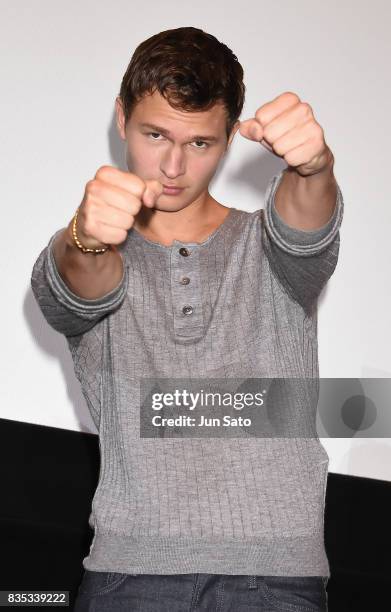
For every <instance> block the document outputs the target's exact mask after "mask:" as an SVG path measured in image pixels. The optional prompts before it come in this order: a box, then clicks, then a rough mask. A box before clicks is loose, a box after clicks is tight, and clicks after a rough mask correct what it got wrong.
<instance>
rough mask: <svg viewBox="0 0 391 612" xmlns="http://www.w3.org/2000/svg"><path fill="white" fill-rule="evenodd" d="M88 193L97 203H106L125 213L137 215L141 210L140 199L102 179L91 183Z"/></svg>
mask: <svg viewBox="0 0 391 612" xmlns="http://www.w3.org/2000/svg"><path fill="white" fill-rule="evenodd" d="M88 192H89V194H90V195H91V196H92V197H93V198H94V199H95V200H96V201H101V202H105V204H108V205H109V206H111V207H112V208H118V209H120V210H122V211H124V213H130V214H131V215H136V214H137V213H138V211H139V210H140V198H138V197H137V196H136V195H133V194H132V193H130V192H129V191H126V190H125V189H123V188H122V187H116V186H115V185H113V184H111V183H110V184H109V183H105V182H103V181H101V180H100V179H94V181H90V182H89V185H88Z"/></svg>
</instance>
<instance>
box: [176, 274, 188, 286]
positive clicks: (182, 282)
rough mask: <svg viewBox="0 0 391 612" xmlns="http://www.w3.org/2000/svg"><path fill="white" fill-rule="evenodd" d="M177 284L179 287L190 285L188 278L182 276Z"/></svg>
mask: <svg viewBox="0 0 391 612" xmlns="http://www.w3.org/2000/svg"><path fill="white" fill-rule="evenodd" d="M179 282H180V283H181V285H188V284H189V283H190V278H189V277H188V276H183V277H182V278H181V280H180V281H179Z"/></svg>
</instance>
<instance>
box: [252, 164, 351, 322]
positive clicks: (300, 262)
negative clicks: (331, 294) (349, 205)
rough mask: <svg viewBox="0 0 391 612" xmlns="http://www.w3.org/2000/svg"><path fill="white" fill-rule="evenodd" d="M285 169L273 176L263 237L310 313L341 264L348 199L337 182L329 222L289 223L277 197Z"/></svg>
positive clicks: (277, 268)
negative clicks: (277, 205) (314, 225)
mask: <svg viewBox="0 0 391 612" xmlns="http://www.w3.org/2000/svg"><path fill="white" fill-rule="evenodd" d="M284 170H285V169H284ZM284 170H282V171H281V172H279V173H278V174H276V175H275V176H274V177H273V178H272V179H271V181H270V183H269V186H268V189H267V192H266V196H265V208H264V209H261V216H262V220H263V228H262V240H263V246H264V251H265V252H266V255H267V257H268V260H269V262H270V266H271V269H272V271H273V273H274V274H275V276H276V277H277V278H278V279H279V281H280V283H281V284H282V285H283V287H284V289H285V291H287V292H288V294H289V295H290V296H291V297H292V299H294V300H295V301H297V302H298V303H299V304H300V305H301V306H302V307H303V309H304V310H305V312H306V313H307V314H308V313H310V312H311V311H312V309H313V307H314V305H315V303H316V300H317V298H318V296H319V294H320V292H321V291H322V289H323V287H324V286H325V284H326V283H327V281H328V279H329V278H330V276H331V275H332V274H333V272H334V270H335V267H336V265H337V260H338V252H339V243H340V238H339V228H340V226H341V223H342V218H343V209H344V202H343V197H342V193H341V190H340V188H339V186H338V185H337V202H336V207H335V209H334V212H333V215H332V217H331V219H330V220H329V221H328V222H327V223H326V224H325V225H323V226H322V227H321V228H318V229H316V230H300V229H296V228H293V227H291V226H290V225H287V224H286V223H285V222H284V220H283V219H282V218H281V217H280V215H279V214H278V212H277V210H276V208H275V201H274V195H275V192H276V190H277V187H278V185H279V183H280V181H281V179H282V176H283V173H284Z"/></svg>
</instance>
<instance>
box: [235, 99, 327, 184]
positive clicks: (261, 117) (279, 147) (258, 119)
mask: <svg viewBox="0 0 391 612" xmlns="http://www.w3.org/2000/svg"><path fill="white" fill-rule="evenodd" d="M239 131H240V133H241V135H242V136H244V137H245V138H249V139H250V140H255V141H256V142H259V143H261V144H262V145H263V146H264V147H265V148H266V149H268V150H269V151H271V152H272V153H275V154H276V155H278V156H279V157H282V158H283V159H284V160H285V161H286V163H287V164H288V165H289V166H292V167H293V168H294V169H295V170H296V171H297V172H298V173H299V174H300V175H301V176H309V175H311V174H316V173H318V172H321V171H322V170H323V169H324V168H326V167H327V166H329V165H332V164H333V162H334V157H333V154H332V152H331V151H330V149H329V147H328V146H327V144H326V142H325V139H324V132H323V129H322V127H321V126H320V125H319V123H317V121H316V120H315V118H314V114H313V112H312V108H311V106H310V105H309V104H308V103H307V102H301V101H300V98H299V96H297V95H296V94H295V93H292V92H290V91H287V92H285V93H282V94H281V95H279V96H277V98H275V99H274V100H272V101H271V102H268V103H267V104H264V105H263V106H260V107H259V108H258V110H257V112H256V113H255V118H254V119H247V120H246V121H242V122H241V123H240V127H239Z"/></svg>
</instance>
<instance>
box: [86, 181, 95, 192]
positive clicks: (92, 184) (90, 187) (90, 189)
mask: <svg viewBox="0 0 391 612" xmlns="http://www.w3.org/2000/svg"><path fill="white" fill-rule="evenodd" d="M95 189H96V180H95V179H91V180H90V181H88V183H86V192H87V193H94V192H95Z"/></svg>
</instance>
